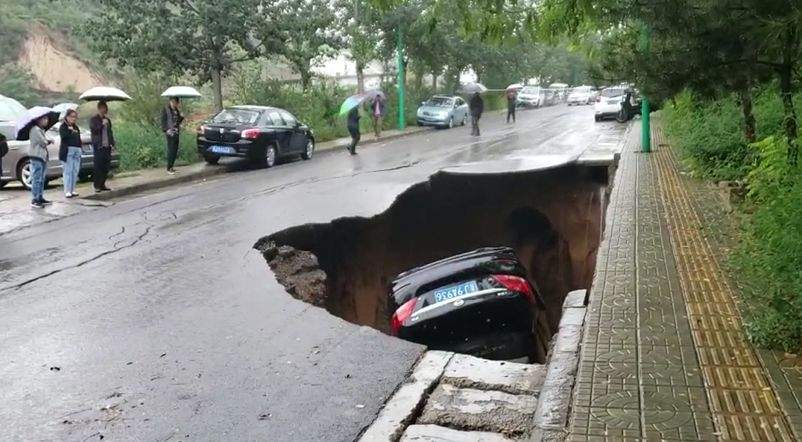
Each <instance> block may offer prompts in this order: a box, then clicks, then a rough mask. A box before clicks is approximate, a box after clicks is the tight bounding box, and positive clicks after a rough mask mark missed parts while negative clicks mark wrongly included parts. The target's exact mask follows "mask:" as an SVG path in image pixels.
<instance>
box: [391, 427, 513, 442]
mask: <svg viewBox="0 0 802 442" xmlns="http://www.w3.org/2000/svg"><path fill="white" fill-rule="evenodd" d="M512 440H513V439H508V438H506V437H504V436H502V435H500V434H498V433H490V432H487V431H460V430H453V429H451V428H446V427H440V426H437V425H410V426H409V428H407V431H405V432H404V436H403V437H402V438H401V442H413V441H427V442H431V441H438V442H512Z"/></svg>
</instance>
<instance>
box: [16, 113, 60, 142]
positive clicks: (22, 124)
mask: <svg viewBox="0 0 802 442" xmlns="http://www.w3.org/2000/svg"><path fill="white" fill-rule="evenodd" d="M42 117H47V126H45V127H44V128H43V129H45V130H47V129H50V127H52V126H53V125H54V124H56V122H58V112H54V111H53V109H51V108H49V107H44V106H34V107H32V108H30V109H28V110H27V111H26V112H25V114H23V115H22V116H21V117H19V118H18V119H17V133H16V138H17V140H19V141H25V140H27V139H28V138H30V136H31V128H32V127H33V125H34V124H36V121H37V120H39V119H40V118H42Z"/></svg>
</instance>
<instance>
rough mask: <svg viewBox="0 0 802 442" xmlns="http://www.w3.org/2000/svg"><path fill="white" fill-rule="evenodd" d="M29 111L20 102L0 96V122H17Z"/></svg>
mask: <svg viewBox="0 0 802 442" xmlns="http://www.w3.org/2000/svg"><path fill="white" fill-rule="evenodd" d="M27 111H28V110H27V109H25V106H23V105H21V104H20V102H19V101H17V100H15V99H13V98H11V97H6V96H4V95H0V121H16V119H17V118H19V117H21V116H22V115H24V114H25V112H27Z"/></svg>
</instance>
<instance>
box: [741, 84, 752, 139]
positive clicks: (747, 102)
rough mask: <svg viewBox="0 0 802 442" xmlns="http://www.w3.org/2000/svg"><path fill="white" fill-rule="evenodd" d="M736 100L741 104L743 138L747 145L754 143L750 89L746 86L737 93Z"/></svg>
mask: <svg viewBox="0 0 802 442" xmlns="http://www.w3.org/2000/svg"><path fill="white" fill-rule="evenodd" d="M738 100H739V101H740V102H741V113H742V114H743V118H744V138H745V139H746V141H747V142H748V143H754V142H755V141H756V138H755V114H754V113H753V112H752V88H751V86H748V85H747V86H746V87H744V88H743V89H741V90H740V91H738Z"/></svg>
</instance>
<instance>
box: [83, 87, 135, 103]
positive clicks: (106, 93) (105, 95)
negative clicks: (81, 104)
mask: <svg viewBox="0 0 802 442" xmlns="http://www.w3.org/2000/svg"><path fill="white" fill-rule="evenodd" d="M78 98H80V99H81V100H86V101H126V100H130V99H131V97H129V96H128V94H126V93H125V92H123V91H121V90H120V89H117V88H116V87H109V86H98V87H93V88H91V89H89V90H87V91H86V92H84V93H83V94H81V96H80V97H78Z"/></svg>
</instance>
